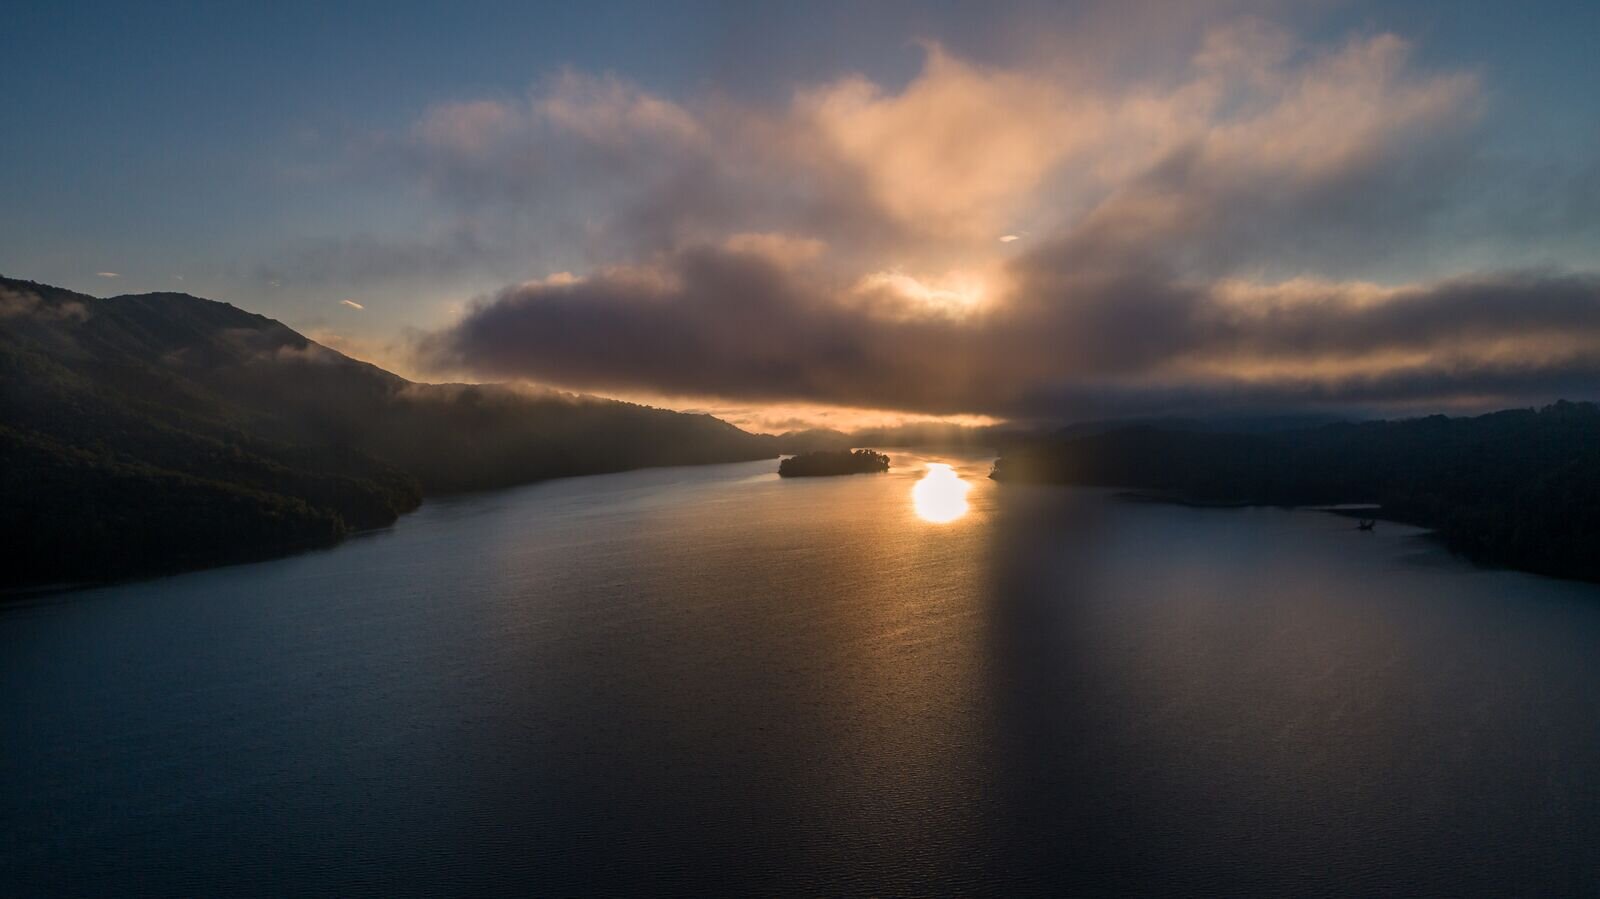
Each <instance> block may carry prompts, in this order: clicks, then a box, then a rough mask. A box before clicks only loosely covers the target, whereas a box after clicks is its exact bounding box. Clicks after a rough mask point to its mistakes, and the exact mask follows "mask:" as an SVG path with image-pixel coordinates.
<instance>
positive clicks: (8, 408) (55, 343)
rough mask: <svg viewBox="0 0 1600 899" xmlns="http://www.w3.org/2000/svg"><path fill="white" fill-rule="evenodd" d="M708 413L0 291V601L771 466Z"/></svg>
mask: <svg viewBox="0 0 1600 899" xmlns="http://www.w3.org/2000/svg"><path fill="white" fill-rule="evenodd" d="M774 441H775V438H772V437H770V436H767V435H754V434H748V433H746V432H744V431H741V430H739V429H738V428H736V427H734V426H733V425H730V424H728V423H726V422H723V421H721V420H719V419H715V418H713V417H711V416H704V415H696V414H688V413H678V412H672V411H670V410H664V409H654V408H651V407H647V406H639V405H635V404H631V403H625V402H622V401H617V400H608V399H602V398H599V397H587V396H582V395H576V394H563V393H559V392H556V391H548V392H540V391H534V390H525V389H522V388H518V387H515V386H511V385H496V384H480V385H457V384H426V383H421V382H414V381H410V380H408V379H406V378H403V377H401V376H399V375H396V374H394V373H392V372H388V371H385V370H384V369H382V368H379V367H378V366H376V365H372V364H371V363H368V362H364V361H361V360H358V359H352V358H351V357H348V356H345V355H344V354H342V353H340V352H338V351H337V350H333V349H331V348H329V347H326V346H323V345H322V344H320V343H317V342H316V341H314V340H312V339H310V338H308V337H306V336H305V335H303V334H300V333H299V332H297V331H295V330H293V329H292V328H290V327H288V326H287V325H284V324H283V323H282V322H279V321H276V320H275V319H271V318H268V317H266V316H263V315H259V314H257V313H253V312H249V311H247V310H244V309H240V308H238V307H236V306H233V305H232V304H229V303H225V302H220V301H216V300H209V299H205V298H202V297H195V296H192V295H189V294H181V293H150V294H124V295H119V296H115V297H105V298H97V297H92V296H89V295H86V294H80V293H77V292H74V291H70V290H66V289H64V288H59V287H53V286H51V285H46V284H39V283H37V282H32V281H23V280H19V279H11V278H3V277H0V460H3V461H4V462H5V466H4V468H5V470H4V472H3V473H0V487H3V489H4V493H5V496H6V497H7V499H8V502H7V503H6V504H5V505H6V508H5V509H4V510H3V511H0V532H3V533H4V534H5V536H6V537H7V538H8V540H9V542H10V544H11V545H12V546H13V547H15V548H17V549H18V550H19V552H18V554H17V557H18V558H19V559H21V560H22V561H21V562H20V563H19V564H14V565H11V566H8V567H7V570H6V573H5V574H4V575H0V586H11V587H14V586H21V585H26V584H38V583H50V582H59V581H68V582H79V581H95V580H103V579H108V578H118V577H127V576H135V575H140V574H152V573H161V572H166V571H177V570H184V569H188V568H195V567H204V566H205V565H209V564H221V563H227V562H235V561H247V560H250V559H256V558H269V557H272V556H276V555H282V554H284V553H285V552H290V551H294V550H296V549H303V548H307V547H315V546H327V545H332V544H333V543H336V542H338V540H340V539H342V538H343V537H344V536H345V535H346V534H348V533H350V532H351V531H355V530H362V529H366V528H371V527H382V526H385V525H387V524H390V523H392V522H393V521H394V520H395V519H396V518H398V516H399V515H402V514H404V513H405V512H408V511H410V510H412V509H414V508H416V507H417V505H419V504H420V503H421V501H422V498H423V497H424V496H425V495H432V494H438V493H448V492H453V491H459V490H474V489H487V488H492V487H502V486H509V485H512V484H519V483H527V482H531V481H537V480H543V479H546V478H553V477H563V476H568V475H576V474H596V473H602V472H607V471H620V470H625V469H629V468H639V467H647V466H651V465H677V464H697V463H709V462H729V461H743V460H749V459H759V458H771V457H773V456H775V455H777V452H776V444H775V442H774Z"/></svg>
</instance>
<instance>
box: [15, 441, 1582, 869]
mask: <svg viewBox="0 0 1600 899" xmlns="http://www.w3.org/2000/svg"><path fill="white" fill-rule="evenodd" d="M894 455H895V462H896V467H895V470H894V471H893V472H892V473H891V474H889V475H882V476H873V475H867V476H856V477H846V478H822V479H809V480H791V481H780V480H779V479H778V478H777V476H776V475H775V474H774V473H773V472H774V471H775V469H776V462H757V463H750V464H745V465H727V466H715V467H708V468H691V469H668V470H657V471H647V472H637V473H631V474H623V475H613V476H606V477H597V478H584V479H576V480H570V481H562V482H556V483H549V484H543V485H537V486H533V487H529V488H524V489H518V490H512V491H505V492H499V493H492V494H483V495H476V496H470V497H462V498H456V499H452V500H448V501H442V502H430V503H429V504H428V505H426V506H425V507H424V508H423V509H422V510H421V511H419V512H418V513H416V514H414V515H411V516H409V517H407V518H405V519H404V520H402V521H401V522H400V524H399V525H398V526H396V527H395V528H393V529H392V530H390V531H386V532H383V533H378V534H372V535H368V536H364V537H361V538H359V539H356V540H353V541H351V542H349V543H347V544H346V545H344V546H342V547H340V548H338V549H335V550H332V551H328V552H323V553H317V554H311V555H306V556H300V557H297V558H293V559H288V560H283V561H278V562H272V563H267V564H261V565H251V566H243V567H237V568H229V569H224V570H217V571H210V572H201V573H197V574H191V575H185V576H181V577H174V578H167V579H163V580H157V581H150V582H146V583H139V584H133V585H125V586H118V587H114V588H108V589H103V590H95V591H89V592H80V593H75V594H70V595H65V596H60V597H53V598H50V599H48V600H43V601H35V602H31V603H28V604H24V605H20V606H16V605H13V606H11V607H6V608H0V726H3V728H4V729H3V732H0V739H3V744H0V745H3V749H0V894H5V895H26V894H30V893H43V892H47V891H48V892H69V893H70V892H81V893H95V894H104V893H131V892H139V891H148V892H153V893H160V894H170V895H197V894H209V895H239V894H282V893H285V892H294V893H312V892H325V893H335V894H341V895H351V894H373V895H394V894H410V893H425V892H426V893H457V894H483V893H512V894H543V895H560V894H571V893H574V892H624V891H625V892H632V893H638V892H647V891H649V892H675V893H705V892H709V891H719V892H729V891H738V892H754V891H761V892H795V893H813V894H814V893H840V892H863V893H865V892H871V893H876V894H895V893H907V894H913V893H916V894H927V893H941V892H943V893H948V892H951V891H957V890H963V891H969V892H971V891H978V892H990V893H1006V894H1016V893H1019V892H1026V891H1030V890H1035V889H1040V890H1043V889H1045V888H1050V887H1068V888H1072V887H1076V888H1078V889H1080V890H1101V889H1110V888H1117V889H1123V890H1144V891H1163V890H1165V891H1174V892H1185V893H1200V894H1207V893H1209V894H1215V895H1241V894H1250V893H1255V894H1264V895H1283V894H1285V893H1286V892H1294V893H1317V892H1325V893H1334V892H1338V893H1342V894H1348V893H1360V892H1394V893H1401V894H1408V893H1418V892H1452V893H1458V894H1459V893H1493V894H1501V895H1505V894H1510V893H1522V894H1527V893H1533V892H1541V891H1567V892H1580V891H1588V892H1591V893H1592V892H1594V891H1595V890H1597V889H1600V875H1597V871H1600V840H1597V837H1600V740H1597V737H1600V652H1597V648H1600V590H1597V589H1596V588H1593V587H1588V586H1583V585H1576V584H1568V583H1562V582H1558V581H1551V580H1543V579H1538V578H1533V577H1528V576H1523V575H1517V574H1512V573H1507V572H1489V571H1480V570H1474V569H1472V568H1469V567H1466V566H1464V565H1462V564H1460V563H1457V562H1456V561H1454V560H1452V559H1451V558H1450V557H1448V556H1446V555H1444V554H1442V553H1441V552H1439V551H1438V550H1436V549H1434V548H1433V547H1432V546H1431V544H1430V543H1429V542H1428V541H1426V540H1425V539H1423V538H1420V537H1419V536H1417V534H1416V532H1415V531H1412V530H1410V529H1407V528H1402V527H1399V526H1393V525H1386V524H1385V525H1379V528H1378V531H1377V532H1376V533H1373V534H1363V533H1359V532H1357V531H1355V530H1354V527H1353V524H1352V522H1351V521H1350V520H1348V519H1343V518H1338V517H1335V516H1332V515H1327V514H1323V513H1316V512H1289V511H1281V510H1267V509H1251V510H1200V509H1186V508H1179V507H1173V506H1161V505H1146V504H1135V503H1127V502H1120V501H1116V500H1114V499H1112V498H1111V497H1109V496H1108V495H1107V494H1105V493H1103V492H1095V491H1083V490H1068V489H1058V488H1029V487H1019V486H1015V485H997V484H994V483H992V482H990V481H988V480H986V479H984V477H983V475H985V474H986V473H987V471H988V460H987V459H983V458H977V457H971V456H961V455H952V454H930V455H927V456H920V457H919V456H916V455H914V454H908V453H904V452H901V453H895V454H894ZM935 462H937V463H944V464H948V465H950V466H951V468H950V469H949V470H947V471H945V470H939V469H934V476H933V478H932V479H931V480H932V481H933V482H934V486H933V487H931V488H930V487H926V486H925V487H923V488H921V489H920V492H919V490H918V488H917V486H916V485H917V484H918V482H919V479H920V478H922V477H924V476H925V474H927V472H928V468H927V464H928V463H935ZM967 488H970V489H967ZM914 494H916V497H915V499H914ZM919 512H920V513H921V514H919ZM929 519H936V520H942V519H949V520H947V521H944V522H943V523H935V522H934V521H930V520H929Z"/></svg>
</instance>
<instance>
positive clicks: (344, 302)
mask: <svg viewBox="0 0 1600 899" xmlns="http://www.w3.org/2000/svg"><path fill="white" fill-rule="evenodd" d="M339 305H341V306H349V307H350V308H351V309H365V308H367V307H365V306H363V305H361V304H360V303H357V302H356V301H355V300H340V301H339Z"/></svg>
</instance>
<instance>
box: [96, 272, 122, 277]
mask: <svg viewBox="0 0 1600 899" xmlns="http://www.w3.org/2000/svg"><path fill="white" fill-rule="evenodd" d="M95 276H96V277H99V278H120V277H122V275H120V274H118V273H117V272H95Z"/></svg>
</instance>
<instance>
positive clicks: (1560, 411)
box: [994, 402, 1600, 580]
mask: <svg viewBox="0 0 1600 899" xmlns="http://www.w3.org/2000/svg"><path fill="white" fill-rule="evenodd" d="M994 477H995V478H996V479H998V480H1002V481H1033V482H1050V483H1067V484H1081V485H1091V486H1114V487H1127V488H1137V489H1141V490H1150V491H1159V492H1161V493H1163V494H1166V495H1168V496H1171V497H1173V498H1178V499H1189V500H1201V501H1221V502H1234V503H1258V504H1270V505H1332V504H1338V503H1378V504H1380V505H1381V506H1382V516H1383V517H1385V518H1389V519H1393V520H1398V521H1406V522H1412V523H1415V524H1418V525H1422V526H1423V527H1427V528H1431V529H1433V530H1435V531H1437V532H1438V534H1439V535H1440V536H1441V537H1443V538H1444V539H1445V541H1446V542H1447V543H1448V545H1449V546H1450V547H1451V548H1452V549H1454V550H1456V551H1458V552H1460V553H1462V554H1464V555H1466V556H1468V557H1470V558H1472V559H1475V560H1478V561H1481V562H1485V563H1490V564H1497V565H1505V566H1510V567H1515V568H1522V569H1525V570H1528V571H1535V572H1540V573H1543V574H1551V575H1557V576H1561V577H1574V578H1582V579H1586V580H1600V553H1597V552H1596V551H1595V547H1597V546H1600V408H1597V407H1596V406H1595V405H1594V404H1592V403H1573V402H1558V403H1555V404H1553V405H1551V406H1547V407H1545V408H1543V409H1539V410H1533V409H1518V410H1510V411H1505V412H1496V413H1493V414H1490V415H1481V416H1477V417H1473V418H1449V417H1446V416H1443V415H1435V416H1431V417H1428V418H1417V419H1409V420H1404V421H1371V422H1361V423H1351V424H1332V425H1324V426H1321V427H1313V428H1298V429H1288V430H1276V431H1256V432H1231V433H1230V432H1221V431H1208V430H1179V429H1172V428H1163V427H1156V426H1150V425H1141V426H1134V427H1127V428H1122V429H1116V430H1109V431H1104V432H1100V433H1090V434H1084V435H1081V436H1070V437H1065V438H1056V439H1053V440H1047V441H1038V442H1034V443H1031V444H1028V445H1026V446H1021V447H1015V448H1013V449H1011V450H1010V451H1008V452H1006V453H1005V454H1004V455H1003V456H1002V457H1001V458H1000V460H999V461H998V462H996V463H995V470H994Z"/></svg>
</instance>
